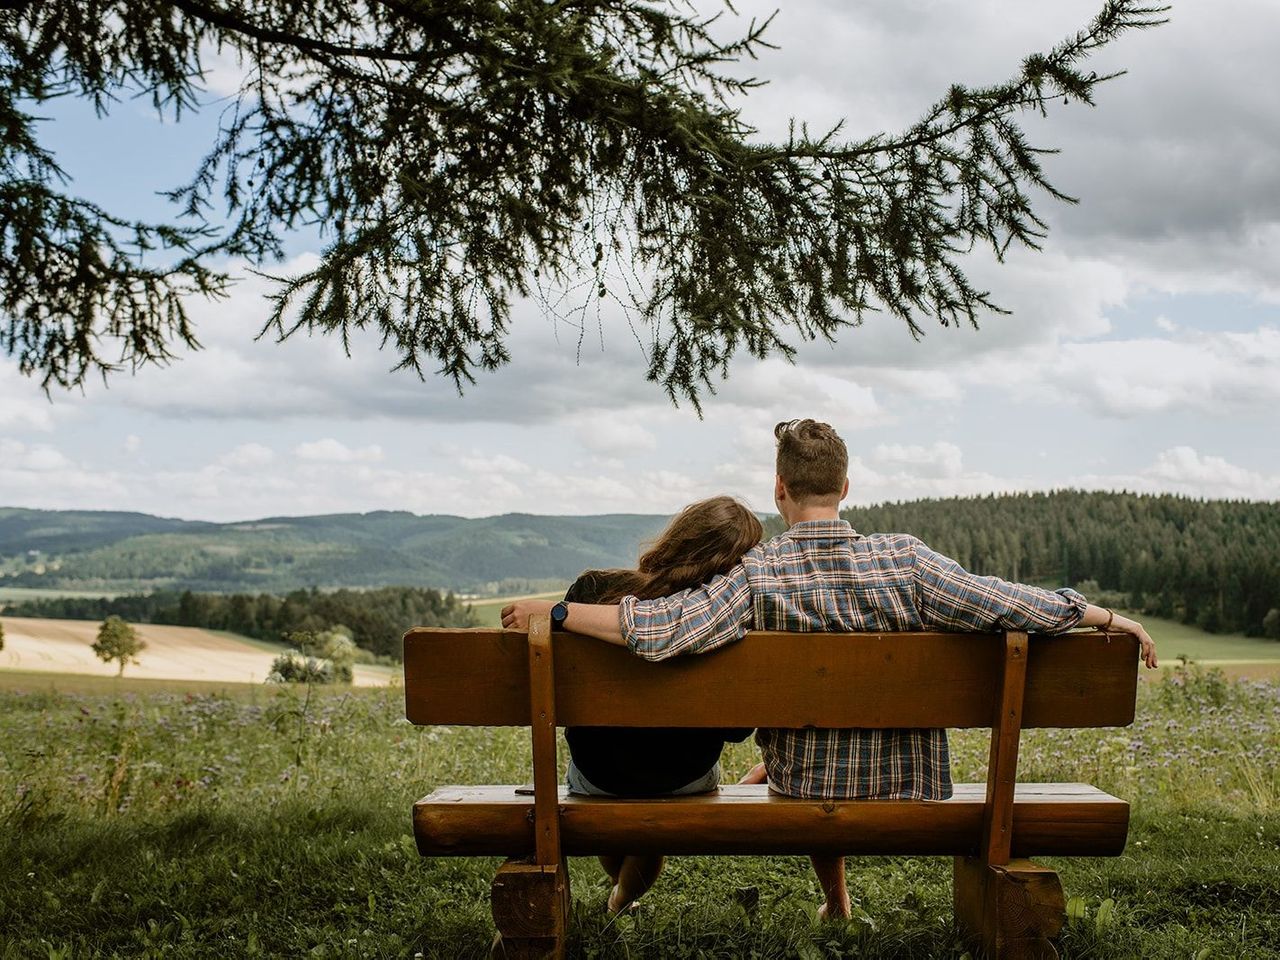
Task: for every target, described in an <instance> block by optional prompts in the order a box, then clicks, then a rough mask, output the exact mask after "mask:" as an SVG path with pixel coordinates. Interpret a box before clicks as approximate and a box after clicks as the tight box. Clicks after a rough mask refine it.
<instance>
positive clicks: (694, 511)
mask: <svg viewBox="0 0 1280 960" xmlns="http://www.w3.org/2000/svg"><path fill="white" fill-rule="evenodd" d="M763 537H764V528H763V527H762V526H761V524H760V518H759V517H757V516H756V515H755V514H754V513H752V512H751V510H749V509H748V508H747V506H746V505H745V504H743V503H742V502H741V501H739V500H736V499H734V498H733V497H727V496H720V497H708V498H707V499H706V500H698V501H697V502H695V503H691V504H689V505H688V506H687V507H685V508H684V509H683V510H681V511H680V512H679V513H678V514H676V515H675V517H673V518H672V520H671V523H670V524H668V525H667V528H666V530H664V531H663V532H662V534H661V535H660V536H659V537H658V539H657V540H655V541H654V542H653V543H652V544H651V545H650V546H649V548H648V549H647V550H645V552H644V553H643V554H641V556H640V563H639V572H640V573H641V574H643V575H645V577H646V578H647V579H648V580H649V581H650V590H647V591H646V593H649V594H650V596H655V597H661V596H666V595H667V594H670V593H677V592H679V591H680V590H684V589H686V588H688V587H696V586H699V585H700V584H703V583H706V582H708V581H709V580H711V579H712V578H713V577H715V576H716V575H718V574H722V573H727V572H728V571H729V570H731V569H732V568H733V567H734V566H736V565H737V564H738V562H739V561H741V560H742V556H743V554H745V553H746V552H747V551H748V550H750V549H751V548H752V547H754V546H755V545H756V544H758V543H759V542H760V541H761V539H763ZM654 591H657V592H654Z"/></svg>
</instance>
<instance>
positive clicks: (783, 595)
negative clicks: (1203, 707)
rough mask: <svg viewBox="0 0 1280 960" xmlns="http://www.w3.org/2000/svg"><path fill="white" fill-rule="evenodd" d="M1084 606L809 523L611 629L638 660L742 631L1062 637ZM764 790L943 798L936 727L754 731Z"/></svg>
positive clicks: (915, 544)
mask: <svg viewBox="0 0 1280 960" xmlns="http://www.w3.org/2000/svg"><path fill="white" fill-rule="evenodd" d="M1084 608H1085V599H1084V597H1082V596H1081V595H1080V594H1078V593H1076V592H1075V591H1074V590H1059V591H1057V592H1056V593H1054V592H1051V591H1048V590H1041V589H1039V588H1037V587H1029V586H1025V585H1023V584H1017V583H1009V582H1008V581H1005V580H1000V579H998V578H996V577H979V576H975V575H973V574H971V573H968V572H966V571H965V570H964V569H962V568H961V567H960V565H959V564H958V563H956V562H955V561H954V560H950V559H948V558H947V557H944V556H942V555H941V554H939V553H935V552H934V551H933V550H930V549H929V548H928V547H927V546H925V544H923V543H922V542H921V541H919V540H917V539H916V538H915V537H911V536H907V535H905V534H882V535H876V536H870V537H864V536H862V535H860V534H858V533H857V532H855V531H854V529H853V528H852V527H851V526H850V525H849V524H848V523H847V522H845V521H843V520H810V521H806V522H804V523H797V524H795V525H794V526H793V527H791V529H790V530H788V531H787V532H786V533H784V534H782V535H781V536H778V537H775V538H774V539H772V540H770V541H769V542H768V543H762V544H760V545H759V546H757V547H755V548H754V549H753V550H752V551H751V552H750V553H748V554H747V555H746V556H745V557H743V558H742V563H741V564H739V565H738V566H736V567H734V568H733V569H732V570H730V571H729V572H728V573H727V574H726V575H724V576H720V577H716V578H715V579H714V580H712V581H711V583H709V584H707V585H706V586H704V587H698V588H696V589H692V590H685V591H683V592H682V593H677V594H675V595H674V596H671V597H664V598H662V599H660V600H637V599H636V598H635V597H625V598H623V600H622V604H621V614H620V618H621V623H622V633H623V636H625V637H626V640H627V646H628V647H629V648H630V650H631V652H632V653H635V654H636V655H637V656H640V657H644V658H645V659H647V660H665V659H666V658H668V657H676V656H681V655H683V654H690V653H708V652H710V651H712V650H715V649H716V648H717V647H721V646H724V645H725V644H726V643H732V642H734V641H735V640H740V639H741V638H742V636H743V635H744V634H745V633H746V631H747V630H749V629H758V630H793V631H798V632H816V631H830V632H851V633H862V632H891V631H912V630H926V629H953V630H980V631H987V630H1026V631H1028V632H1034V633H1062V632H1064V631H1066V630H1070V629H1071V628H1072V627H1074V626H1075V625H1076V624H1077V623H1079V622H1080V618H1081V617H1083V616H1084ZM756 741H757V742H758V743H759V744H760V748H761V751H762V752H763V754H764V762H765V767H766V769H767V770H768V774H769V784H770V786H772V787H773V789H775V790H777V791H778V792H780V793H784V794H787V795H789V796H796V797H832V798H840V799H847V798H871V797H878V798H896V799H918V800H945V799H946V798H947V797H949V796H951V770H950V759H949V755H948V753H947V733H946V731H945V730H927V729H919V730H916V729H902V730H869V729H855V730H812V729H810V730H781V729H769V730H765V729H762V730H759V731H757V733H756Z"/></svg>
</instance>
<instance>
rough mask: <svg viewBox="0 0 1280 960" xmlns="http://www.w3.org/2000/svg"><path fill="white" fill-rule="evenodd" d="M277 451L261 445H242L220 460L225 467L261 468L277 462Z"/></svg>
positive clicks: (225, 454) (220, 463)
mask: <svg viewBox="0 0 1280 960" xmlns="http://www.w3.org/2000/svg"><path fill="white" fill-rule="evenodd" d="M275 458H276V455H275V451H274V450H272V449H271V448H270V447H266V446H263V445H262V444H260V443H242V444H240V445H239V446H238V447H236V448H235V449H234V450H229V451H228V452H226V453H224V454H223V455H222V456H221V457H219V458H218V463H219V465H221V466H224V467H231V468H233V469H234V468H236V467H261V466H265V465H266V464H268V463H271V462H273V461H274V460H275Z"/></svg>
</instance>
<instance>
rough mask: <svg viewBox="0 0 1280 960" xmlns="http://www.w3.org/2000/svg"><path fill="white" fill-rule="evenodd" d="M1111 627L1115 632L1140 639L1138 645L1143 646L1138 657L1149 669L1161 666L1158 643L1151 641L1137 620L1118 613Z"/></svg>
mask: <svg viewBox="0 0 1280 960" xmlns="http://www.w3.org/2000/svg"><path fill="white" fill-rule="evenodd" d="M1111 626H1112V628H1113V629H1115V630H1119V631H1121V632H1122V633H1130V634H1133V636H1135V637H1137V638H1138V643H1139V644H1141V645H1142V649H1141V651H1140V652H1139V654H1138V655H1139V656H1140V657H1141V658H1142V662H1143V663H1145V664H1146V665H1147V667H1148V668H1150V669H1153V670H1154V669H1155V668H1156V667H1158V666H1159V665H1160V661H1158V660H1157V659H1156V642H1155V641H1154V640H1152V639H1151V636H1150V635H1149V634H1148V633H1147V631H1146V630H1144V629H1142V624H1140V623H1138V622H1137V621H1136V620H1130V619H1129V618H1128V617H1122V616H1120V614H1118V613H1117V614H1116V615H1115V617H1114V618H1113V619H1112V621H1111Z"/></svg>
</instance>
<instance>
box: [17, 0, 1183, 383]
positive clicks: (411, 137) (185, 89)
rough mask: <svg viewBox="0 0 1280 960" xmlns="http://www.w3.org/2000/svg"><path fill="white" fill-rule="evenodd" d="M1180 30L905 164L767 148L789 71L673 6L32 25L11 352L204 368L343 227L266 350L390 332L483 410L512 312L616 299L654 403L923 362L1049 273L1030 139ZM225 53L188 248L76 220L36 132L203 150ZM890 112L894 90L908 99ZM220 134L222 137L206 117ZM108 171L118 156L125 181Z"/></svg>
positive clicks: (1063, 68)
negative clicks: (266, 276) (797, 359)
mask: <svg viewBox="0 0 1280 960" xmlns="http://www.w3.org/2000/svg"><path fill="white" fill-rule="evenodd" d="M1165 9H1166V8H1164V7H1160V6H1152V5H1149V4H1147V3H1143V2H1141V0H1104V2H1103V5H1102V8H1101V10H1100V12H1099V13H1098V15H1097V17H1096V18H1095V19H1094V20H1093V21H1092V22H1091V23H1090V24H1088V25H1087V26H1086V27H1085V28H1084V29H1083V30H1081V31H1080V32H1079V33H1078V34H1077V35H1075V36H1073V37H1070V38H1068V39H1067V40H1065V41H1064V42H1063V43H1061V44H1060V45H1058V46H1057V47H1055V48H1053V49H1052V50H1050V51H1049V52H1047V53H1040V54H1033V55H1030V56H1028V57H1026V58H1025V59H1024V60H1023V62H1022V64H1021V67H1020V69H1018V71H1017V72H1016V74H1015V75H1014V76H1013V77H1012V79H1010V80H1008V81H1006V82H1003V83H997V84H995V85H993V86H988V87H980V88H968V87H963V86H959V85H957V86H953V87H951V89H949V90H947V91H946V92H945V94H944V95H943V96H942V97H941V99H939V100H938V101H937V103H935V104H934V105H933V106H932V107H930V108H929V109H927V110H926V111H925V112H924V114H923V115H922V116H921V118H920V120H919V121H918V122H917V123H916V124H915V125H914V126H912V127H910V128H909V129H907V130H905V131H903V132H900V133H879V134H875V135H873V136H869V137H865V138H863V139H859V140H852V141H850V140H846V139H844V138H843V135H842V134H841V132H840V130H839V129H836V130H832V131H830V132H828V133H825V134H822V135H815V134H811V133H810V132H809V131H808V130H807V129H806V128H805V126H804V125H803V123H801V124H799V125H798V126H795V127H793V133H792V134H791V136H790V137H789V138H788V139H787V140H786V142H783V143H767V142H764V141H762V140H761V139H760V138H759V137H758V136H756V131H755V130H754V129H752V128H751V127H750V126H749V125H747V124H746V123H745V122H744V121H743V120H742V119H741V116H740V113H739V109H738V106H737V105H736V101H737V100H738V99H739V98H741V97H742V96H744V95H747V94H749V93H750V91H751V89H752V88H754V87H756V86H758V85H759V81H756V80H752V79H739V78H735V77H734V76H733V75H731V72H730V70H729V68H730V67H731V66H732V65H735V64H737V63H739V62H740V61H744V60H746V59H749V58H750V59H754V58H755V57H756V56H757V54H759V53H760V52H761V51H762V49H763V48H766V47H768V46H769V44H768V42H767V41H766V39H765V27H766V26H767V23H765V24H757V23H755V22H754V21H753V22H752V23H751V24H750V26H749V27H747V29H746V30H745V31H740V32H739V34H738V35H737V36H733V37H726V36H725V33H726V27H725V25H724V24H721V23H716V22H715V21H716V19H717V18H714V17H706V16H703V15H702V14H700V13H697V12H696V11H694V10H693V8H692V6H691V5H686V4H683V3H676V2H671V3H663V2H658V0H590V2H575V0H507V2H504V3H490V2H483V0H320V2H316V3H298V2H296V0H175V2H172V3H164V2H157V0H147V2H136V0H101V2H97V3H91V4H90V3H84V2H82V0H48V2H42V3H35V2H31V0H26V2H24V0H17V2H11V3H6V4H3V10H0V349H2V350H5V351H7V352H8V353H10V354H12V355H15V356H16V357H17V358H18V362H19V365H20V367H21V369H22V370H23V372H24V373H26V374H28V375H31V376H35V377H39V378H40V379H41V380H42V382H43V384H44V386H45V387H46V388H49V387H50V386H52V385H55V384H56V385H63V386H69V385H75V384H79V383H81V382H82V381H83V380H84V379H85V378H86V376H88V375H89V374H90V373H91V372H94V371H98V372H101V373H103V374H106V373H107V372H109V371H111V370H115V369H117V368H119V367H121V366H126V367H130V366H131V367H137V366H138V365H140V364H145V363H148V362H154V361H161V360H164V359H166V358H168V357H171V356H173V354H174V351H175V350H177V349H180V348H182V347H188V348H194V347H197V346H198V342H197V338H196V331H195V330H194V329H193V328H192V325H191V324H190V322H189V320H188V316H187V312H186V304H185V298H186V297H187V296H188V295H190V294H200V295H204V296H207V297H218V296H220V295H223V294H225V293H226V291H227V288H228V285H229V284H230V282H231V278H230V277H229V275H228V274H227V273H226V271H225V267H224V266H222V265H223V264H225V262H226V261H225V258H227V257H241V258H245V259H247V260H248V261H249V262H250V263H251V264H255V265H262V264H266V263H269V262H271V261H273V260H278V259H279V258H280V257H281V255H282V251H283V238H284V236H285V234H287V233H288V232H289V231H291V230H294V229H296V228H300V227H306V226H310V225H319V226H320V228H321V229H322V230H323V236H324V241H325V243H326V244H327V246H326V247H325V249H324V251H323V256H322V259H321V260H320V262H319V264H318V265H317V266H315V267H314V269H310V270H307V271H306V272H304V273H301V274H299V275H297V276H293V277H289V278H286V279H283V280H281V283H280V286H279V287H278V289H277V291H276V292H275V294H274V295H273V306H272V309H271V311H270V314H269V317H268V319H267V320H266V322H265V324H264V327H263V332H264V333H269V334H271V335H274V336H277V337H280V338H284V337H287V336H289V335H290V334H292V333H294V332H295V331H297V330H300V329H301V330H306V331H308V332H309V333H312V332H317V331H319V332H325V333H332V334H335V335H337V336H338V337H339V338H340V339H341V342H342V343H343V345H344V346H345V345H346V344H347V343H348V338H349V337H350V335H351V334H352V333H353V332H354V331H356V330H361V329H368V330H371V331H373V332H375V333H376V334H377V335H378V336H380V337H381V341H382V344H383V345H384V346H385V347H387V348H389V349H390V350H392V351H394V353H395V354H396V356H397V359H398V363H397V366H398V367H399V368H406V369H409V370H412V371H414V372H416V373H417V374H418V376H420V377H423V376H425V375H426V372H427V370H428V369H434V370H435V371H436V372H437V373H440V374H442V375H444V376H446V377H449V378H451V379H452V380H453V382H454V383H455V384H456V385H457V387H458V388H459V389H460V390H461V389H462V388H463V387H464V386H465V385H466V384H467V383H469V382H474V374H475V372H476V370H477V369H493V368H496V367H499V366H501V365H502V364H503V363H505V362H507V360H508V359H509V354H508V351H507V346H506V338H507V335H508V327H509V322H510V310H511V304H512V302H513V300H514V299H517V298H521V297H526V296H533V297H536V298H541V301H542V302H543V304H544V306H545V307H546V308H547V309H548V310H549V311H550V312H551V313H552V314H554V315H556V316H559V317H562V318H565V319H569V320H571V321H572V322H573V323H575V324H579V325H580V326H582V327H585V324H586V323H587V322H589V321H590V320H592V319H593V318H595V317H598V313H597V311H598V309H599V308H600V305H601V303H602V302H603V301H606V300H609V299H612V300H614V301H617V303H618V304H620V305H621V308H622V309H624V310H625V311H626V312H627V315H628V317H629V318H630V320H631V323H632V326H633V328H634V330H635V332H636V335H637V338H638V340H639V341H640V343H641V345H642V347H643V349H644V350H645V353H646V356H647V358H648V377H649V379H650V380H652V381H655V382H656V383H658V384H660V385H661V386H662V387H663V388H665V390H666V391H667V393H668V394H669V395H670V397H671V398H672V400H673V401H677V400H679V399H681V398H686V399H688V400H690V401H692V402H693V403H694V404H695V405H696V404H697V403H698V397H699V395H700V393H701V392H702V391H703V390H704V389H713V388H714V383H715V381H716V380H717V379H718V378H719V377H722V376H724V375H726V374H727V372H728V365H729V362H730V360H731V359H732V357H733V356H734V355H735V354H736V353H737V352H738V351H739V350H746V351H747V352H748V353H750V354H751V355H753V356H756V357H764V356H767V355H771V354H780V355H782V356H786V357H790V356H792V355H793V353H794V346H793V341H795V340H796V339H800V340H812V339H815V338H818V337H822V338H826V339H829V340H830V339H834V338H835V337H836V335H837V334H838V333H840V332H841V331H842V330H843V329H844V328H846V327H850V326H856V325H857V324H858V323H860V322H861V320H862V318H863V316H864V314H866V313H867V312H868V311H870V310H877V309H880V310H886V311H888V312H889V313H891V314H893V315H894V316H897V317H898V318H900V319H901V320H902V321H903V322H905V323H906V325H907V326H908V327H909V328H910V330H911V332H912V333H913V334H915V335H916V336H919V335H920V334H921V333H922V332H923V326H922V324H923V323H924V322H925V321H926V320H927V319H928V318H933V319H935V320H937V321H939V322H941V323H942V324H943V325H944V326H945V325H949V324H952V323H958V322H962V321H963V322H968V323H972V324H974V325H976V323H977V318H978V316H979V315H980V313H981V312H982V311H983V310H987V309H998V308H997V307H996V306H995V304H994V303H993V301H992V299H991V298H990V296H989V294H988V293H987V292H986V291H983V290H980V289H977V288H975V287H974V286H973V285H972V284H971V283H970V281H969V280H968V278H967V276H966V274H965V272H964V270H963V269H962V261H963V257H964V255H965V254H966V253H967V252H968V251H969V250H971V249H972V248H974V247H975V246H987V247H989V248H991V249H992V250H993V251H994V252H995V253H996V255H997V256H1002V255H1003V253H1004V251H1005V250H1006V249H1007V248H1008V246H1009V245H1010V244H1011V243H1015V242H1016V243H1019V244H1025V245H1028V246H1032V247H1034V246H1036V245H1037V243H1038V241H1039V240H1040V238H1041V237H1042V236H1043V235H1044V229H1045V223H1044V221H1043V220H1042V219H1041V217H1040V216H1038V215H1037V214H1036V213H1035V211H1034V210H1033V207H1032V196H1031V193H1032V192H1035V191H1044V192H1046V193H1048V194H1049V195H1050V196H1052V197H1056V198H1058V199H1060V200H1067V199H1069V198H1067V197H1065V196H1064V195H1063V194H1062V193H1060V192H1059V191H1058V190H1056V189H1055V188H1054V187H1053V186H1052V185H1051V184H1050V183H1048V182H1047V181H1046V179H1045V176H1044V173H1043V171H1042V169H1041V165H1040V154H1041V153H1042V151H1041V150H1038V149H1037V148H1035V147H1033V146H1032V145H1031V144H1029V143H1028V142H1027V141H1026V139H1025V138H1024V135H1023V132H1022V129H1021V126H1020V123H1019V115H1020V113H1021V112H1022V111H1025V110H1034V111H1044V110H1045V109H1046V108H1047V107H1048V106H1049V105H1051V104H1054V103H1055V102H1057V101H1062V102H1070V101H1083V102H1085V103H1092V102H1093V94H1094V88H1095V87H1096V86H1097V84H1098V83H1100V82H1102V81H1103V80H1106V79H1108V77H1105V76H1098V75H1097V74H1096V73H1094V72H1090V71H1088V70H1086V69H1085V67H1084V62H1085V61H1086V60H1087V58H1088V56H1089V55H1090V54H1091V53H1092V52H1093V51H1095V50H1097V49H1098V48H1099V47H1101V46H1103V45H1104V44H1107V43H1109V42H1110V41H1112V40H1113V39H1115V38H1116V37H1117V36H1118V35H1119V34H1121V33H1123V32H1125V31H1127V30H1130V29H1137V28H1144V27H1149V26H1152V25H1154V24H1157V23H1159V22H1161V17H1162V16H1163V14H1164V11H1165ZM215 51H220V52H221V53H222V54H223V55H224V56H229V57H231V58H232V59H233V60H234V59H238V61H239V63H240V65H241V67H242V68H243V76H244V80H243V84H242V85H241V87H240V90H239V95H238V96H237V97H235V98H233V99H232V100H231V101H230V102H228V103H227V104H226V105H225V106H224V107H223V108H222V110H221V122H220V125H219V129H218V132H217V135H216V137H215V142H214V143H212V144H211V145H210V149H209V152H208V154H207V156H206V157H205V158H204V160H203V161H202V162H201V163H200V164H199V166H198V168H197V169H196V170H195V171H194V173H193V175H192V178H191V179H190V181H189V182H187V183H186V184H185V185H178V186H176V187H175V188H174V189H173V190H172V191H171V192H170V193H169V194H168V196H169V198H170V199H171V200H172V202H173V203H174V216H173V218H172V219H171V221H170V222H167V223H142V222H137V221H135V220H133V219H131V218H130V217H129V216H127V214H125V213H124V212H123V211H114V212H113V211H108V210H105V209H102V208H101V207H99V206H96V205H94V204H92V203H89V202H87V201H85V200H83V199H80V198H77V197H76V196H74V195H73V194H71V193H69V192H68V191H67V189H66V188H67V186H68V185H67V183H66V180H65V177H64V176H63V175H62V172H61V171H60V169H59V168H58V166H57V164H56V162H55V159H54V157H53V156H52V154H51V153H50V152H49V151H48V150H47V149H46V148H45V147H44V146H43V145H42V143H41V141H40V138H39V132H40V131H39V125H38V122H37V120H36V116H37V114H38V112H39V107H40V105H41V104H42V103H44V102H46V101H48V100H50V99H52V98H54V97H59V96H66V95H71V96H77V97H82V98H87V99H90V100H92V102H93V103H94V106H95V107H96V108H97V109H98V111H99V112H103V113H105V112H107V111H109V110H110V109H111V108H112V107H113V106H114V105H115V104H116V103H117V102H118V100H119V99H120V98H122V97H131V96H133V95H135V94H137V93H139V92H140V93H142V94H143V95H144V96H148V97H150V99H151V101H152V103H153V104H154V106H155V108H156V110H157V111H158V112H159V113H161V114H162V115H165V116H166V117H168V118H170V119H172V120H179V119H181V118H182V117H183V116H184V115H185V114H188V113H190V112H192V111H194V110H196V109H199V108H200V107H201V105H202V102H203V99H205V93H204V88H203V86H202V83H203V79H202V78H203V76H204V72H205V70H206V69H208V67H209V65H210V57H211V56H212V55H213V54H214V52H215ZM890 82H891V79H890ZM205 109H209V107H207V106H206V107H205ZM103 148H104V145H101V144H99V145H96V146H95V148H94V149H103Z"/></svg>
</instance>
